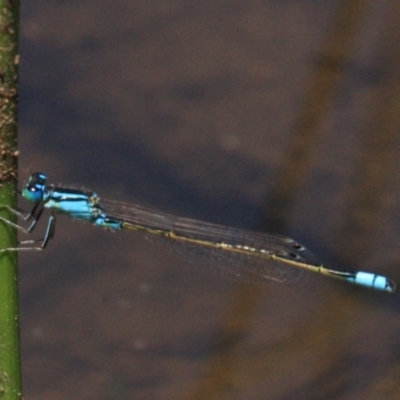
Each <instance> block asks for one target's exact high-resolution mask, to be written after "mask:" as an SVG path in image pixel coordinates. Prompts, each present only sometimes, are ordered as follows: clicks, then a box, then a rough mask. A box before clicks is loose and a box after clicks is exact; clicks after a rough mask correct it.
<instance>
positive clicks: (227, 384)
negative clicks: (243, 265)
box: [20, 0, 400, 400]
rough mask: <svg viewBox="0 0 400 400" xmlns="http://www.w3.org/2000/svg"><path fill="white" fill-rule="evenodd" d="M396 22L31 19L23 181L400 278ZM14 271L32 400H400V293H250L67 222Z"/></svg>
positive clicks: (353, 12) (273, 9)
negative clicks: (152, 210)
mask: <svg viewBox="0 0 400 400" xmlns="http://www.w3.org/2000/svg"><path fill="white" fill-rule="evenodd" d="M399 27H400V5H398V4H397V2H390V1H374V2H373V1H370V2H367V1H329V0H326V1H311V0H309V1H307V0H305V1H272V0H267V1H265V0H263V1H256V0H248V1H243V0H232V1H223V0H212V1H209V0H203V1H193V0H191V1H190V0H187V1H184V0H180V1H178V0H176V1H173V0H172V1H157V0H146V1H136V0H135V1H123V0H121V1H114V2H104V1H98V0H97V1H90V0H87V1H53V2H33V1H27V2H23V4H22V16H21V71H20V72H21V103H20V121H21V129H20V150H21V159H20V172H21V173H20V177H21V179H20V181H21V183H22V182H23V181H24V179H26V177H27V176H28V175H29V174H30V173H32V172H35V171H42V172H46V173H47V174H48V175H49V177H50V180H51V181H52V182H55V183H63V184H68V185H73V186H76V187H84V188H88V189H92V190H95V191H96V192H97V193H99V194H100V196H103V197H105V198H112V199H116V200H117V199H119V200H125V201H129V202H137V203H141V204H144V205H148V206H152V207H156V208H159V209H160V210H164V211H166V212H170V213H175V214H179V215H182V216H187V217H192V218H199V219H204V220H207V221H211V222H215V223H223V224H226V225H232V226H238V227H242V228H250V229H256V230H265V231H267V232H276V233H282V234H286V235H290V236H293V237H295V238H296V239H298V240H299V241H300V242H302V243H304V244H305V245H306V246H307V247H309V248H310V249H311V250H312V251H313V252H314V253H315V254H316V256H317V257H318V259H319V260H321V262H324V263H326V264H328V265H332V266H335V267H338V268H354V269H363V270H371V271H374V272H377V273H380V274H384V275H387V276H389V277H391V278H392V279H394V280H397V281H400V272H399V263H400V248H399V245H398V243H399V241H400V224H399V216H400V212H399V210H398V209H399V207H398V202H399V199H400V179H399V172H400V164H399V161H398V154H399V151H400V141H399V139H400V136H399V134H398V132H399V128H400V72H399V71H400V51H399V43H400V40H399ZM23 206H24V207H25V208H27V205H23ZM36 234H37V235H39V236H40V229H38V232H37V233H36ZM20 260H21V267H20V277H21V303H22V316H21V318H22V340H23V373H24V389H25V391H24V392H25V393H24V397H25V398H26V399H30V400H36V399H37V400H47V399H51V400H54V399H96V400H100V399H140V400H147V399H153V400H154V399H174V400H177V399H185V400H186V399H190V400H192V399H193V400H194V399H196V400H197V399H249V400H253V399H279V400H281V399H282V400H283V399H285V400H286V399H287V400H290V399H307V400H310V399H345V400H348V399H367V400H368V399H395V398H398V393H399V376H400V340H399V334H398V332H399V328H400V319H399V317H398V310H399V301H398V295H397V294H395V295H389V294H382V293H375V292H373V291H370V290H368V289H363V288H357V287H353V286H351V285H346V284H344V283H340V282H332V281H331V280H329V279H326V278H323V277H319V276H314V275H312V274H311V276H307V279H306V280H304V281H303V282H302V283H301V284H300V285H298V286H294V287H287V286H284V285H278V284H273V283H271V284H268V285H266V286H260V287H258V286H248V285H240V284H237V283H233V282H230V281H226V280H224V279H223V278H221V277H220V276H219V275H218V274H215V273H213V272H212V271H210V270H209V269H208V268H207V266H204V268H194V267H191V266H190V265H189V266H188V265H187V264H186V263H185V262H183V261H182V260H179V259H176V258H175V257H174V256H173V255H171V254H169V253H168V252H167V251H165V250H164V249H159V248H155V247H154V246H153V245H152V244H151V243H148V242H147V241H145V240H143V238H141V237H140V235H136V234H135V233H132V232H119V233H115V234H113V233H110V232H107V231H104V230H101V229H97V228H95V227H92V226H90V225H88V224H81V223H78V222H72V221H70V220H69V219H67V218H59V219H58V225H57V232H56V238H55V240H54V242H53V243H51V245H50V246H49V248H48V250H46V251H45V252H42V253H40V254H36V253H35V254H21V256H20Z"/></svg>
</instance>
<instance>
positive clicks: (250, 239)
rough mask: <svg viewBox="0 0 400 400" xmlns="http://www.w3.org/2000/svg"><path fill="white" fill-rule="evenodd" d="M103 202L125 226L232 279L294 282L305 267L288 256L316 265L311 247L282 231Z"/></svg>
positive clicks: (252, 281) (107, 209)
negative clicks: (257, 229)
mask: <svg viewBox="0 0 400 400" xmlns="http://www.w3.org/2000/svg"><path fill="white" fill-rule="evenodd" d="M102 207H103V208H104V212H105V213H106V214H107V215H109V216H112V217H114V218H118V219H120V220H122V221H123V227H124V228H125V229H131V230H137V231H141V232H143V233H145V234H146V236H147V237H148V239H149V240H151V241H153V242H155V243H157V244H160V245H162V246H164V247H166V248H168V249H169V250H171V251H173V252H174V253H175V254H177V255H178V256H179V257H181V258H183V259H184V260H186V261H188V262H189V263H191V264H195V265H198V266H210V267H213V268H215V269H217V270H219V271H220V272H221V273H222V274H223V275H225V276H227V277H230V278H234V279H236V280H240V281H245V282H251V283H264V282H267V281H268V280H274V281H278V282H283V283H288V284H293V283H297V282H298V281H299V280H300V279H301V277H302V276H303V271H302V269H301V268H298V267H296V266H294V265H293V264H292V265H291V264H290V261H296V262H299V263H304V264H315V259H314V256H313V255H312V253H311V252H310V251H308V250H307V249H306V248H305V247H304V246H302V245H300V244H299V243H297V242H296V241H294V240H293V239H290V238H288V237H285V236H280V235H270V234H265V233H261V232H253V231H249V230H245V229H238V228H231V227H226V226H222V225H216V224H211V223H207V222H202V221H197V220H192V219H187V218H181V217H176V216H174V215H169V214H163V213H160V212H159V211H156V210H152V209H149V208H145V207H142V206H139V205H130V204H124V203H119V202H114V201H110V200H103V201H102ZM274 256H278V257H279V260H277V259H276V258H274ZM286 260H287V261H288V263H286V262H285V261H286Z"/></svg>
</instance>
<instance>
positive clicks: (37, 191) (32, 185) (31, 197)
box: [22, 172, 47, 203]
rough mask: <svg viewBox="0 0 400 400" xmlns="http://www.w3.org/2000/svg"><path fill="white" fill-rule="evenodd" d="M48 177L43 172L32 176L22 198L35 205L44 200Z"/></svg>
mask: <svg viewBox="0 0 400 400" xmlns="http://www.w3.org/2000/svg"><path fill="white" fill-rule="evenodd" d="M46 181H47V176H46V175H45V174H43V173H42V172H35V173H34V174H32V175H31V176H30V177H29V179H28V182H27V184H26V185H25V187H24V189H23V190H22V196H23V197H24V198H25V199H26V200H28V201H31V202H33V203H38V202H39V201H41V200H42V199H43V191H44V189H45V185H46Z"/></svg>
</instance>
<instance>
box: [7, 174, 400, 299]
mask: <svg viewBox="0 0 400 400" xmlns="http://www.w3.org/2000/svg"><path fill="white" fill-rule="evenodd" d="M22 196H23V197H24V198H25V199H26V200H28V201H30V202H33V203H34V206H33V209H32V211H31V212H30V213H29V214H23V213H21V212H20V211H17V210H14V209H11V208H9V207H7V209H8V210H9V211H11V212H12V213H14V214H16V215H17V216H18V217H19V218H21V219H23V220H25V221H32V222H31V223H30V225H29V226H28V227H27V228H25V227H23V226H21V225H18V224H15V223H13V222H11V221H9V220H7V219H5V218H4V217H0V220H1V221H3V222H5V223H7V224H9V225H11V226H13V227H15V228H17V229H18V230H20V231H22V232H24V233H31V232H32V231H33V230H34V229H35V227H36V225H37V222H38V221H39V219H40V218H41V216H42V214H43V211H44V210H45V209H46V208H48V209H50V216H49V218H48V223H47V227H46V231H45V234H44V237H43V239H40V240H25V241H23V242H20V246H19V247H16V248H8V249H3V250H0V251H21V250H43V249H44V248H45V247H46V246H47V244H48V243H49V241H50V240H51V239H52V238H53V236H54V228H55V223H56V215H57V214H65V215H68V216H70V217H72V218H75V219H80V220H83V221H87V222H90V223H92V224H93V225H96V226H101V227H104V228H108V229H111V230H121V229H128V230H134V231H140V232H142V233H144V234H145V235H146V236H147V237H148V238H149V239H151V240H153V241H155V242H158V243H161V244H163V245H165V246H167V247H168V248H170V249H171V250H174V251H176V252H177V253H178V254H180V255H183V256H185V257H187V260H188V261H189V262H193V261H194V260H196V261H197V262H198V260H201V261H202V262H204V263H207V264H209V265H212V266H214V267H216V268H218V269H220V270H221V271H222V273H223V274H225V275H229V276H232V277H235V278H237V279H239V280H242V281H247V282H252V283H263V282H266V281H268V280H274V281H278V282H286V283H290V282H296V281H298V280H299V279H300V278H301V276H302V271H304V270H308V271H312V272H317V273H320V274H322V275H325V276H329V277H332V278H337V279H341V280H344V281H347V282H350V283H354V284H358V285H363V286H367V287H369V288H373V289H377V290H383V291H386V292H394V291H395V290H396V283H395V282H393V281H391V280H389V279H388V278H386V277H385V276H381V275H377V274H374V273H370V272H364V271H348V270H346V271H342V270H337V269H332V268H328V267H326V266H324V265H322V264H318V263H317V262H316V261H315V258H314V256H313V255H312V253H311V252H310V251H308V250H307V249H306V248H305V247H304V246H303V245H301V244H300V243H298V242H296V241H295V240H293V239H290V238H288V237H285V236H280V235H271V234H265V233H261V232H253V231H249V230H245V229H238V228H231V227H226V226H222V225H216V224H211V223H207V222H202V221H196V220H193V219H187V218H181V217H176V216H174V215H169V214H165V213H162V212H159V211H155V210H152V209H149V208H145V207H142V206H139V205H130V204H125V203H120V202H115V201H110V200H103V199H102V200H100V198H99V197H98V196H97V194H96V193H93V192H88V191H82V190H76V189H71V188H64V187H57V186H54V185H48V184H47V176H46V175H45V174H43V173H40V172H37V173H34V174H32V175H31V176H30V177H29V180H28V182H27V184H26V185H25V186H24V188H23V190H22ZM33 243H39V244H38V245H37V246H34V245H33ZM28 244H29V246H27V245H28ZM22 245H23V246H22Z"/></svg>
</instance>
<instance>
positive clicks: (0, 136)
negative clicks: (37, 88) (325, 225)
mask: <svg viewBox="0 0 400 400" xmlns="http://www.w3.org/2000/svg"><path fill="white" fill-rule="evenodd" d="M18 17H19V2H18V1H15V0H0V205H1V206H2V207H1V209H0V212H1V215H2V216H4V217H6V218H8V219H11V220H15V216H12V215H9V213H8V211H7V210H6V209H4V207H3V206H4V205H9V206H10V207H12V208H16V203H17V192H16V182H17V156H18V152H17V107H18V60H19V57H18ZM16 236H17V233H16V230H15V229H14V228H11V227H10V226H8V225H6V224H4V223H1V224H0V249H4V248H9V247H16V245H17V237H16ZM17 255H18V253H17V252H7V251H6V252H1V253H0V399H1V400H3V399H4V400H15V399H21V398H22V389H21V386H22V385H21V359H20V343H19V311H18V270H17Z"/></svg>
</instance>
